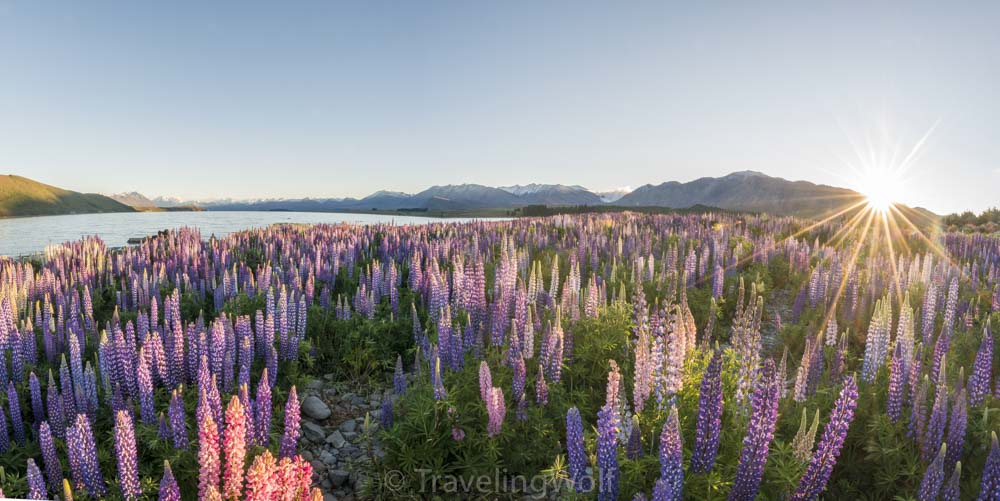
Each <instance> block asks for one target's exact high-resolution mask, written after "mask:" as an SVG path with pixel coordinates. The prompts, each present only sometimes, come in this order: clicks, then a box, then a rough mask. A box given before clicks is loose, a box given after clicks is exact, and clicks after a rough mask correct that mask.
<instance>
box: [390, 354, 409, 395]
mask: <svg viewBox="0 0 1000 501" xmlns="http://www.w3.org/2000/svg"><path fill="white" fill-rule="evenodd" d="M392 387H393V390H394V391H395V392H396V395H398V396H403V395H405V394H406V374H405V373H404V372H403V356H402V355H396V370H395V372H393V374H392Z"/></svg>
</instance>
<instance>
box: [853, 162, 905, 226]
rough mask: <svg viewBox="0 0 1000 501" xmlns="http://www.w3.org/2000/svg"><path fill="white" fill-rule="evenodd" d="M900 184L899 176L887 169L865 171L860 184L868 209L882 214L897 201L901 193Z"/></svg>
mask: <svg viewBox="0 0 1000 501" xmlns="http://www.w3.org/2000/svg"><path fill="white" fill-rule="evenodd" d="M900 185H901V180H900V179H899V176H897V175H894V174H893V173H892V172H891V171H890V170H889V169H873V170H871V171H870V172H866V173H865V174H864V176H863V179H862V180H861V184H860V186H861V193H862V194H863V195H864V196H865V203H866V204H867V205H868V207H869V208H870V209H872V210H873V211H875V212H878V213H880V214H883V215H884V214H885V213H887V212H889V209H890V208H891V207H892V206H894V205H895V204H896V203H897V202H898V201H899V197H900V195H902V193H900Z"/></svg>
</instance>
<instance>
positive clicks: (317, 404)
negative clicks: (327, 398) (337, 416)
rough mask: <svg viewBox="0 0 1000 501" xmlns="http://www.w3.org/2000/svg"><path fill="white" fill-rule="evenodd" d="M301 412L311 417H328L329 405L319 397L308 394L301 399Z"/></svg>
mask: <svg viewBox="0 0 1000 501" xmlns="http://www.w3.org/2000/svg"><path fill="white" fill-rule="evenodd" d="M302 413H303V414H305V415H306V416H308V417H310V418H312V419H326V418H328V417H330V406H328V405H326V402H324V401H322V400H320V399H319V398H316V397H315V396H313V395H309V396H308V397H306V398H305V400H303V401H302Z"/></svg>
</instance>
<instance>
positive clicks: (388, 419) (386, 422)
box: [379, 395, 392, 430]
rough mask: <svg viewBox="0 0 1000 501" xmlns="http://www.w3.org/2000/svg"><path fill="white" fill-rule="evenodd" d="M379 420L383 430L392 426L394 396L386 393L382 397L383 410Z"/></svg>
mask: <svg viewBox="0 0 1000 501" xmlns="http://www.w3.org/2000/svg"><path fill="white" fill-rule="evenodd" d="M379 421H380V424H381V425H382V429H383V430H388V429H389V428H392V396H391V395H386V396H384V397H383V398H382V412H381V414H379Z"/></svg>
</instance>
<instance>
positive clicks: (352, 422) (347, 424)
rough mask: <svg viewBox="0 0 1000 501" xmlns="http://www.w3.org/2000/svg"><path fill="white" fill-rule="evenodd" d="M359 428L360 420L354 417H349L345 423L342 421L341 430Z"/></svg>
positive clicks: (349, 430)
mask: <svg viewBox="0 0 1000 501" xmlns="http://www.w3.org/2000/svg"><path fill="white" fill-rule="evenodd" d="M357 428H358V422H357V421H355V420H353V419H348V420H347V421H344V422H343V423H340V431H343V432H351V431H354V430H356V429H357Z"/></svg>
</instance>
